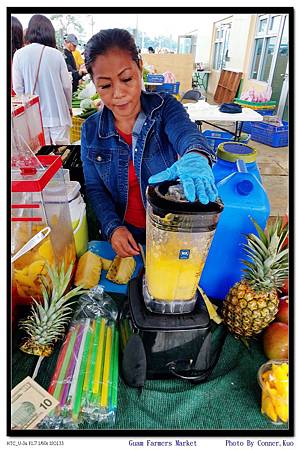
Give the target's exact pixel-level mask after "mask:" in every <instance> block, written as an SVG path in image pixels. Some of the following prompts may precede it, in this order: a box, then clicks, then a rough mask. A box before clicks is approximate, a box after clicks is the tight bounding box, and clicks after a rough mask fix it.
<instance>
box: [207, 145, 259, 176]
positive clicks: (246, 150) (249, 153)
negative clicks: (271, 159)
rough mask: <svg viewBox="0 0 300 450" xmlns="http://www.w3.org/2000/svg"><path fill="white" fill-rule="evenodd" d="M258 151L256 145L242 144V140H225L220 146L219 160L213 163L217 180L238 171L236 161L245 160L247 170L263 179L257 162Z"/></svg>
mask: <svg viewBox="0 0 300 450" xmlns="http://www.w3.org/2000/svg"><path fill="white" fill-rule="evenodd" d="M256 156H257V152H256V149H255V148H254V147H250V145H246V144H242V143H240V142H224V143H223V144H220V145H219V146H218V151H217V162H216V163H215V164H214V165H213V168H212V171H213V174H214V176H215V181H216V183H218V182H219V181H221V180H223V178H226V177H227V176H228V175H230V174H231V173H234V172H236V170H237V169H236V161H237V160H243V161H244V162H245V164H246V168H247V171H248V172H249V173H252V174H253V175H255V176H256V177H257V179H258V180H259V181H260V182H262V181H261V177H260V173H259V169H258V167H257V164H256Z"/></svg>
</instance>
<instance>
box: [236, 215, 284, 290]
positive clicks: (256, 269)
mask: <svg viewBox="0 0 300 450" xmlns="http://www.w3.org/2000/svg"><path fill="white" fill-rule="evenodd" d="M250 219H251V220H252V222H253V224H254V226H255V229H256V231H257V233H258V236H256V235H255V234H254V233H250V234H248V235H247V243H246V244H243V247H244V250H245V253H246V255H247V257H248V259H249V260H242V262H243V263H244V264H245V266H246V268H244V269H243V271H244V279H246V280H247V281H248V282H250V283H251V284H252V285H253V287H254V288H255V287H256V288H257V289H258V290H260V289H272V288H277V289H279V288H280V287H281V286H282V284H283V282H284V280H285V278H286V277H287V276H288V249H287V248H284V241H285V239H286V237H287V235H288V227H287V224H286V225H284V226H283V225H282V220H281V219H280V218H279V217H277V219H276V221H275V222H274V224H272V225H270V226H269V227H268V228H267V229H266V232H264V231H263V230H262V228H261V227H260V226H259V225H258V223H257V222H256V221H255V220H254V219H253V218H251V217H250Z"/></svg>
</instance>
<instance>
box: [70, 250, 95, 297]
mask: <svg viewBox="0 0 300 450" xmlns="http://www.w3.org/2000/svg"><path fill="white" fill-rule="evenodd" d="M101 269H102V262H101V258H100V256H98V255H95V253H92V252H90V251H87V252H85V253H84V254H83V255H82V256H81V257H80V258H79V261H78V266H77V270H76V273H75V281H74V284H75V285H76V286H79V285H81V286H82V287H83V288H85V289H90V288H92V287H94V286H96V285H97V284H98V282H99V279H100V275H101Z"/></svg>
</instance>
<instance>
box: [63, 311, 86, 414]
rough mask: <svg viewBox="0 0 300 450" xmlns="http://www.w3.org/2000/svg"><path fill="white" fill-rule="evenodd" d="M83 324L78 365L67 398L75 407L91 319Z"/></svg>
mask: <svg viewBox="0 0 300 450" xmlns="http://www.w3.org/2000/svg"><path fill="white" fill-rule="evenodd" d="M83 326H84V329H83V334H82V339H81V344H80V349H79V352H78V356H77V361H76V366H75V370H74V373H73V378H72V383H71V387H70V390H69V394H68V399H67V402H68V403H70V402H72V407H73V403H74V399H75V392H76V386H77V381H78V376H79V370H80V366H81V361H82V355H83V351H84V347H85V340H86V336H87V332H88V330H89V327H90V319H86V320H85V322H84V324H83Z"/></svg>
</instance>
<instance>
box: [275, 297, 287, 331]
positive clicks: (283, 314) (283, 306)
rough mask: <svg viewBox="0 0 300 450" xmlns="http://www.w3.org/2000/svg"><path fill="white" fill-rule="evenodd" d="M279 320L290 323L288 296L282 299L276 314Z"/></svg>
mask: <svg viewBox="0 0 300 450" xmlns="http://www.w3.org/2000/svg"><path fill="white" fill-rule="evenodd" d="M275 320H276V321H277V322H282V323H285V324H287V325H288V323H289V300H288V298H284V299H280V301H279V307H278V313H277V314H276V319H275Z"/></svg>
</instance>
